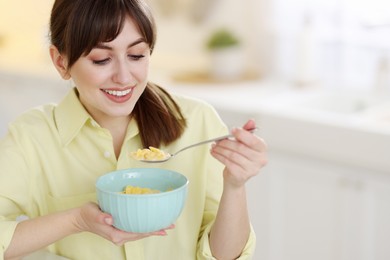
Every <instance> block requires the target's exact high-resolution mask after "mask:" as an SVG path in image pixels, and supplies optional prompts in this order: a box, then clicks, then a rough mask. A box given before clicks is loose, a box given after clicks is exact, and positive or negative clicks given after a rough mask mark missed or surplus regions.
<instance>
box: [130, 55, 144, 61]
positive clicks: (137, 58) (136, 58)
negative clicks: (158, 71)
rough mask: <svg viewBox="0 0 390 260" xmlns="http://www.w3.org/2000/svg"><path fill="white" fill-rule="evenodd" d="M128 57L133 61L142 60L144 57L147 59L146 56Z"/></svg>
mask: <svg viewBox="0 0 390 260" xmlns="http://www.w3.org/2000/svg"><path fill="white" fill-rule="evenodd" d="M128 57H129V58H130V59H132V60H140V59H142V58H143V57H145V55H128Z"/></svg>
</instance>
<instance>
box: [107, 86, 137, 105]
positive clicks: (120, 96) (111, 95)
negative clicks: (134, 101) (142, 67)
mask: <svg viewBox="0 0 390 260" xmlns="http://www.w3.org/2000/svg"><path fill="white" fill-rule="evenodd" d="M133 90H134V88H133V87H132V88H126V89H102V92H103V93H104V94H105V95H106V97H107V98H108V99H109V100H111V101H112V102H115V103H124V102H126V101H127V100H129V99H130V98H131V96H132V93H133Z"/></svg>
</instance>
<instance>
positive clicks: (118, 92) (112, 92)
mask: <svg viewBox="0 0 390 260" xmlns="http://www.w3.org/2000/svg"><path fill="white" fill-rule="evenodd" d="M132 90H133V89H132V88H129V89H126V90H110V89H103V91H104V92H105V93H107V94H109V95H111V96H115V97H123V96H126V95H128V94H130V92H131V91H132Z"/></svg>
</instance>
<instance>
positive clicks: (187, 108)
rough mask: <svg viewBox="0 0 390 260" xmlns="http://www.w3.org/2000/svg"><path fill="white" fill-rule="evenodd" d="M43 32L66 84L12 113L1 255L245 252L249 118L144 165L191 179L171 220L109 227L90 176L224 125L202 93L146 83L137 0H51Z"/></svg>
mask: <svg viewBox="0 0 390 260" xmlns="http://www.w3.org/2000/svg"><path fill="white" fill-rule="evenodd" d="M50 32H51V34H50V36H51V42H52V45H51V47H50V55H51V58H52V61H53V64H54V66H55V67H56V69H57V70H58V72H59V74H60V75H61V77H62V78H64V79H65V80H68V79H72V81H73V82H74V84H75V87H74V88H73V89H71V90H70V91H69V94H68V95H67V96H66V97H65V98H64V99H63V100H62V101H61V102H60V103H59V104H58V105H45V106H42V107H41V108H39V109H34V110H31V111H28V112H26V113H25V114H24V115H22V116H20V117H19V118H17V119H16V120H15V121H14V122H13V123H11V124H10V126H9V132H8V134H7V135H6V136H5V138H4V139H3V140H2V141H1V143H0V151H1V152H0V245H1V246H0V259H1V258H2V257H3V258H4V259H14V258H19V257H22V256H25V255H28V254H30V253H32V252H34V251H37V250H40V249H42V248H46V249H47V250H49V251H51V252H53V253H55V254H58V255H62V256H65V257H67V258H70V259H82V260H86V259H87V260H88V259H180V260H182V259H184V260H186V259H214V258H215V259H236V258H239V259H247V258H250V256H251V254H252V252H253V250H254V246H255V236H254V233H253V231H252V230H251V227H250V222H249V217H248V211H247V208H246V199H245V196H246V195H245V183H246V181H247V180H248V179H250V178H251V177H253V176H255V175H257V174H258V172H259V170H260V169H261V168H262V167H263V166H264V165H265V163H266V155H265V150H266V147H265V144H264V142H263V141H262V140H261V139H260V138H259V137H257V136H255V135H254V134H251V133H250V132H248V131H246V130H245V129H249V128H253V127H255V122H253V121H252V120H249V121H248V122H247V123H246V124H245V125H244V127H243V128H235V129H233V130H232V133H233V135H234V137H235V138H234V139H226V140H223V141H220V142H218V143H216V144H214V145H213V146H212V147H211V149H210V148H208V147H207V146H201V147H198V148H194V149H193V150H192V151H189V152H186V153H182V154H181V155H180V156H178V157H175V158H174V159H172V160H170V161H169V162H166V163H163V164H160V165H158V166H155V167H161V168H167V169H171V170H175V171H178V172H181V173H183V174H185V175H186V176H187V177H188V179H189V180H190V187H189V193H188V199H187V203H186V207H185V209H184V211H183V212H182V214H181V216H180V217H179V219H178V221H177V223H175V225H172V226H170V227H167V228H166V229H164V230H160V231H156V232H151V233H147V234H136V233H127V232H124V231H121V230H118V229H116V228H114V227H113V226H112V224H113V219H112V217H111V216H110V215H109V214H107V213H104V212H102V211H100V209H99V207H98V205H97V204H96V194H95V186H94V185H95V181H96V179H97V178H98V177H99V176H101V175H103V174H105V173H107V172H110V171H113V170H117V169H124V168H130V167H145V165H144V164H142V163H141V162H137V161H134V160H133V159H131V156H130V153H131V152H132V151H135V150H137V149H138V148H142V147H149V146H155V147H160V148H161V149H163V150H167V151H175V150H178V148H181V147H183V146H185V145H187V144H191V143H193V142H197V141H200V140H204V139H208V138H212V137H216V136H219V135H222V134H226V132H227V129H226V127H225V125H224V124H223V122H221V120H220V118H219V117H218V115H217V114H216V113H215V111H214V109H213V108H211V107H210V106H209V105H207V104H206V103H204V102H201V101H198V100H195V99H191V98H188V97H183V96H178V95H171V94H169V93H167V92H166V91H165V90H164V89H162V88H160V87H159V86H157V85H155V84H152V83H150V82H148V67H149V59H150V55H151V53H152V51H153V47H154V44H155V36H156V33H155V25H154V21H153V18H152V16H151V14H150V11H149V9H148V7H147V5H146V4H145V3H144V2H143V1H142V0H111V1H105V0H57V1H55V3H54V6H53V9H52V14H51V20H50ZM147 166H148V167H150V165H147ZM21 215H25V216H27V217H28V219H27V220H24V221H19V222H18V221H16V219H17V218H18V216H21Z"/></svg>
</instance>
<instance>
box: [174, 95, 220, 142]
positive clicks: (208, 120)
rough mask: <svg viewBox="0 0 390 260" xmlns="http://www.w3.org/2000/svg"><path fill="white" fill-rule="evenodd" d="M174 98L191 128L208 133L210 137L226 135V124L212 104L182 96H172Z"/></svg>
mask: <svg viewBox="0 0 390 260" xmlns="http://www.w3.org/2000/svg"><path fill="white" fill-rule="evenodd" d="M172 97H173V99H174V100H175V102H176V103H177V104H178V105H179V107H180V109H181V111H182V113H183V115H184V117H185V118H186V120H187V123H188V125H189V126H190V128H192V129H196V130H197V131H200V132H203V131H206V132H207V133H208V134H210V135H217V134H221V133H222V134H225V133H226V131H227V128H226V125H225V123H224V122H223V120H222V119H221V117H220V115H219V114H218V112H217V111H216V109H215V108H214V107H213V106H212V105H211V104H210V103H208V102H207V101H205V100H202V99H198V98H194V97H190V96H186V95H181V94H172ZM201 129H202V130H201Z"/></svg>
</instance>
